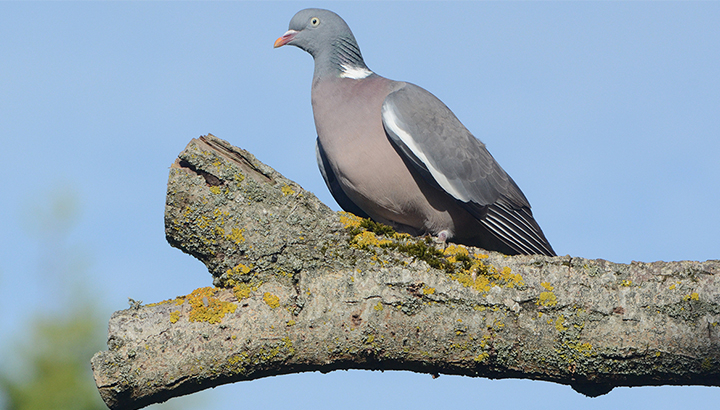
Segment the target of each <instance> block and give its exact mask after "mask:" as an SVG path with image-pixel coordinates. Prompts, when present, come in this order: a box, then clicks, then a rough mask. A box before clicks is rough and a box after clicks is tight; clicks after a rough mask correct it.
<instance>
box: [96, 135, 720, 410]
mask: <svg viewBox="0 0 720 410" xmlns="http://www.w3.org/2000/svg"><path fill="white" fill-rule="evenodd" d="M165 226H166V236H167V239H168V241H169V242H170V244H171V245H172V246H175V247H177V248H179V249H181V250H183V251H184V252H187V253H189V254H191V255H193V256H195V257H197V258H198V259H200V260H201V261H202V262H204V263H205V264H206V265H207V267H208V269H209V271H210V273H211V274H212V277H213V281H214V282H213V285H214V286H211V287H207V288H200V289H196V290H195V291H193V292H192V293H190V294H188V295H187V296H183V297H177V298H175V299H170V300H166V301H163V302H160V303H154V304H149V305H142V306H141V305H136V306H133V307H131V308H130V309H127V310H123V311H119V312H115V313H114V314H113V316H112V318H111V319H110V324H109V338H108V347H109V350H107V351H103V352H99V353H97V354H96V355H95V356H94V357H93V359H92V365H93V372H94V375H95V380H96V383H97V386H98V389H99V390H100V394H101V396H102V397H103V399H104V400H105V402H106V403H107V405H108V406H109V407H110V408H112V409H136V408H140V407H143V406H146V405H149V404H152V403H157V402H162V401H165V400H167V399H169V398H171V397H175V396H179V395H184V394H189V393H192V392H195V391H199V390H202V389H206V388H209V387H213V386H217V385H220V384H224V383H232V382H237V381H242V380H252V379H257V378H260V377H265V376H271V375H279V374H286V373H295V372H304V371H322V372H328V371H332V370H337V369H350V368H354V369H373V370H410V371H415V372H424V373H430V374H440V373H444V374H458V375H466V376H476V377H489V378H510V377H512V378H529V379H536V380H548V381H554V382H557V383H562V384H568V385H571V386H572V387H573V388H575V389H576V390H577V391H579V392H581V393H584V394H587V395H592V396H595V395H600V394H604V393H607V392H608V391H610V390H611V389H612V388H613V387H615V386H640V385H664V384H672V385H685V384H694V385H707V386H718V385H720V349H719V347H720V326H718V322H720V261H706V262H692V261H683V262H653V263H642V262H633V263H631V264H617V263H611V262H608V261H605V260H601V259H598V260H588V259H583V258H579V257H570V256H557V257H544V256H512V257H508V256H504V255H501V254H498V253H494V252H486V251H483V250H481V249H476V248H466V247H464V246H455V245H453V244H450V245H449V246H447V248H445V249H438V248H437V247H436V246H435V245H434V244H432V243H431V242H430V241H428V240H427V239H424V238H413V237H409V236H408V235H404V234H398V233H394V232H392V231H391V230H390V229H387V228H386V227H383V226H378V225H376V224H373V223H372V222H370V221H367V220H360V219H359V218H357V217H355V216H354V215H351V214H345V213H336V212H333V211H332V210H330V209H329V208H328V207H327V206H325V205H324V204H322V203H321V202H320V201H319V200H318V199H317V198H316V197H315V196H314V195H313V194H311V193H310V192H307V191H305V190H303V189H302V188H301V187H300V186H298V185H297V184H296V183H294V182H292V181H290V180H288V179H286V178H284V177H283V176H282V175H280V174H278V173H277V172H276V171H274V170H273V169H271V168H270V167H268V166H267V165H264V164H262V163H260V162H259V161H258V160H257V159H256V158H255V157H254V156H252V155H251V154H249V153H248V152H246V151H244V150H241V149H239V148H236V147H233V146H231V145H230V144H228V143H227V142H225V141H223V140H220V139H218V138H216V137H214V136H212V135H208V136H205V137H200V138H198V139H194V140H192V141H191V142H190V143H189V144H188V146H187V148H186V149H185V150H184V151H183V152H182V153H180V155H179V158H178V159H177V161H176V162H175V163H174V164H173V165H172V167H171V169H170V177H169V182H168V192H167V204H166V211H165Z"/></svg>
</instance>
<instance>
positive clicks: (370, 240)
mask: <svg viewBox="0 0 720 410" xmlns="http://www.w3.org/2000/svg"><path fill="white" fill-rule="evenodd" d="M391 243H392V241H391V240H389V239H378V237H377V235H375V234H374V233H372V232H370V231H363V232H360V233H359V234H357V235H355V237H354V238H353V239H352V241H351V244H352V245H353V246H355V247H357V248H361V249H362V248H367V247H368V246H370V245H374V246H382V245H388V244H391Z"/></svg>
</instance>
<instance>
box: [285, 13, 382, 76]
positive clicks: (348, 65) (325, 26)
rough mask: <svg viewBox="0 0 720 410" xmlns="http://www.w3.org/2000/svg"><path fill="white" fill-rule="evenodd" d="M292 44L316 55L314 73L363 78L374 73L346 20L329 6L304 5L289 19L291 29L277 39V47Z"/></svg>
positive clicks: (317, 74) (314, 56) (316, 74)
mask: <svg viewBox="0 0 720 410" xmlns="http://www.w3.org/2000/svg"><path fill="white" fill-rule="evenodd" d="M286 44H288V45H291V46H295V47H298V48H300V49H302V50H305V51H307V52H308V53H310V55H312V56H313V58H314V59H315V77H316V78H317V77H321V76H325V75H334V76H340V77H350V78H364V77H367V76H368V75H370V74H372V72H371V71H370V70H369V69H368V68H367V66H366V65H365V61H363V58H362V54H361V53H360V47H358V45H357V41H356V40H355V36H354V35H353V33H352V31H350V27H348V25H347V23H345V21H344V20H343V19H342V18H341V17H340V16H338V15H337V14H335V13H333V12H332V11H330V10H323V9H305V10H300V11H298V12H297V13H296V14H295V16H293V18H292V19H291V20H290V25H289V27H288V31H287V32H286V33H285V34H283V35H282V37H280V38H278V39H277V40H276V41H275V48H277V47H281V46H284V45H286Z"/></svg>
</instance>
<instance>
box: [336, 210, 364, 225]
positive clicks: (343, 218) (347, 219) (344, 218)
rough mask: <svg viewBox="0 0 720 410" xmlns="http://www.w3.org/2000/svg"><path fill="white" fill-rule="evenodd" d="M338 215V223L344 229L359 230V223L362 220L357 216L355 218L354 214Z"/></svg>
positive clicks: (343, 213) (344, 213)
mask: <svg viewBox="0 0 720 410" xmlns="http://www.w3.org/2000/svg"><path fill="white" fill-rule="evenodd" d="M338 213H339V214H340V223H342V224H343V225H344V226H345V228H359V227H360V222H362V218H360V217H359V216H356V215H355V214H351V213H350V212H338Z"/></svg>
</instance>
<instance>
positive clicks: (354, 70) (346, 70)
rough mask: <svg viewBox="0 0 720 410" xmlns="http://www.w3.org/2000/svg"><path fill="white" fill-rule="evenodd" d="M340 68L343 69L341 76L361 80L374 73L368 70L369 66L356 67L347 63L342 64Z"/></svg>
mask: <svg viewBox="0 0 720 410" xmlns="http://www.w3.org/2000/svg"><path fill="white" fill-rule="evenodd" d="M340 68H341V69H342V72H341V73H340V77H341V78H349V79H351V80H360V79H362V78H365V77H367V76H369V75H370V74H372V73H373V72H372V71H370V70H368V69H367V68H362V67H354V66H351V65H347V64H341V65H340Z"/></svg>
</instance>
